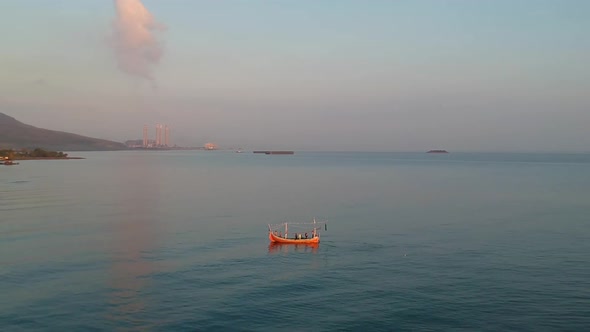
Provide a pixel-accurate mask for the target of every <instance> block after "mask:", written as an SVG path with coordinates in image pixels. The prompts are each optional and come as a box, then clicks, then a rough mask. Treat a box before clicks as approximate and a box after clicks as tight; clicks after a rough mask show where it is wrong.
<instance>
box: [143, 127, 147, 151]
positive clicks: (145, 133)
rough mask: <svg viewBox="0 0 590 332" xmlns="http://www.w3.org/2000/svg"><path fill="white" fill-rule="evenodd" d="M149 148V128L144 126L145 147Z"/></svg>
mask: <svg viewBox="0 0 590 332" xmlns="http://www.w3.org/2000/svg"><path fill="white" fill-rule="evenodd" d="M147 146H148V127H147V125H143V147H144V148H147Z"/></svg>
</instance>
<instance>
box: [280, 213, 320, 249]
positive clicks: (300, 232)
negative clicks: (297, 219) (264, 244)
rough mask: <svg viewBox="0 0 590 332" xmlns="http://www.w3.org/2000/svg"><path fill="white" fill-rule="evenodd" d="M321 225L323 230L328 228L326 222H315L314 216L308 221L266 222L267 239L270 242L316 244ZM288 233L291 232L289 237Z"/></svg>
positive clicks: (318, 239)
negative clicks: (273, 223) (311, 220)
mask: <svg viewBox="0 0 590 332" xmlns="http://www.w3.org/2000/svg"><path fill="white" fill-rule="evenodd" d="M322 226H323V228H324V230H328V224H327V223H326V222H325V221H323V222H317V221H316V220H315V218H314V219H313V222H309V223H289V222H285V223H282V224H275V225H271V224H268V239H269V240H270V242H271V243H283V244H318V243H320V230H321V229H322ZM290 232H291V233H290ZM290 234H292V235H291V237H289V235H290Z"/></svg>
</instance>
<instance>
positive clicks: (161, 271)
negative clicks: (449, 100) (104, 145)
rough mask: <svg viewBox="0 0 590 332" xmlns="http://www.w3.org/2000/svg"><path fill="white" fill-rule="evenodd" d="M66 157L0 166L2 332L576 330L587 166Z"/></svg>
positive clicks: (588, 249)
mask: <svg viewBox="0 0 590 332" xmlns="http://www.w3.org/2000/svg"><path fill="white" fill-rule="evenodd" d="M69 154H70V156H77V157H83V158H85V159H79V160H24V161H21V162H20V165H15V166H0V330H1V331H278V330H285V331H588V330H590V154H518V153H509V154H505V153H449V154H427V153H377V152H299V151H296V152H295V154H294V155H264V154H254V153H252V152H248V151H245V152H244V153H235V152H233V151H120V152H70V153H69ZM313 218H316V220H317V221H327V224H326V225H327V230H326V229H324V228H322V231H321V242H320V244H319V245H318V246H315V247H309V246H305V245H283V246H277V245H274V246H273V245H270V244H269V239H268V231H267V229H268V224H279V223H283V222H300V223H304V222H311V221H312V220H313Z"/></svg>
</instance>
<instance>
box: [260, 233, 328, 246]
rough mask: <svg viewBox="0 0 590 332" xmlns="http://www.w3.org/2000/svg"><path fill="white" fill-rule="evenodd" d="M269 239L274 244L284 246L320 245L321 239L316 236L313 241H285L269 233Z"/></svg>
mask: <svg viewBox="0 0 590 332" xmlns="http://www.w3.org/2000/svg"><path fill="white" fill-rule="evenodd" d="M268 239H269V240H270V242H273V243H284V244H317V243H320V237H319V236H316V237H314V238H311V239H285V238H283V237H279V236H277V235H274V234H273V233H272V232H269V233H268Z"/></svg>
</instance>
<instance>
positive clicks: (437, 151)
mask: <svg viewBox="0 0 590 332" xmlns="http://www.w3.org/2000/svg"><path fill="white" fill-rule="evenodd" d="M426 153H449V151H447V150H430V151H428V152H426Z"/></svg>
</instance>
